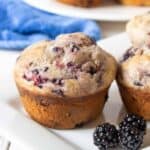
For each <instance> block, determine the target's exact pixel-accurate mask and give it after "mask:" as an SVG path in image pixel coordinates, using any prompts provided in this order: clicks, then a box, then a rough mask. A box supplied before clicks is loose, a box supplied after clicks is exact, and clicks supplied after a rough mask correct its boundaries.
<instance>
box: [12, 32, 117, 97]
mask: <svg viewBox="0 0 150 150" xmlns="http://www.w3.org/2000/svg"><path fill="white" fill-rule="evenodd" d="M115 73H116V61H115V59H114V58H113V57H112V56H111V55H109V54H108V53H107V52H105V51H103V50H102V49H101V48H100V47H99V46H97V44H96V43H95V42H94V41H93V40H92V39H91V38H89V37H88V36H86V35H84V34H83V33H73V34H64V35H60V36H58V37H57V38H56V39H55V40H54V41H42V42H39V43H37V44H34V45H32V46H30V47H28V48H26V49H25V50H24V51H23V52H22V53H21V55H20V57H19V58H18V60H17V62H16V66H15V79H16V83H17V84H20V85H22V86H24V87H26V89H28V90H31V91H34V92H35V91H37V92H39V93H43V94H45V93H48V94H51V95H54V96H61V97H62V96H68V97H80V96H87V95H90V94H94V93H96V92H98V91H100V90H102V89H105V88H108V87H109V85H110V84H111V82H112V80H113V79H114V78H115Z"/></svg>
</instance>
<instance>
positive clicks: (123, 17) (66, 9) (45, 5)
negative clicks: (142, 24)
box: [23, 0, 150, 21]
mask: <svg viewBox="0 0 150 150" xmlns="http://www.w3.org/2000/svg"><path fill="white" fill-rule="evenodd" d="M23 1H24V2H26V3H28V4H29V5H31V6H33V7H36V8H39V9H41V10H44V11H47V12H52V13H56V14H60V15H65V16H70V17H81V18H87V19H94V20H102V21H127V20H129V19H130V18H132V17H133V16H135V15H138V14H141V13H144V12H147V11H150V7H134V6H123V5H117V4H116V3H114V2H111V3H110V2H109V3H108V4H107V5H106V4H103V5H102V6H99V7H95V8H80V7H74V6H70V5H65V4H62V3H60V2H57V0H23ZM108 1H109V0H108Z"/></svg>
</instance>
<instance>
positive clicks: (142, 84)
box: [117, 13, 150, 120]
mask: <svg viewBox="0 0 150 150" xmlns="http://www.w3.org/2000/svg"><path fill="white" fill-rule="evenodd" d="M127 33H128V35H129V37H130V39H131V41H132V44H133V47H131V48H130V49H128V50H127V52H126V53H125V54H124V56H123V58H122V60H121V61H120V64H119V69H118V74H117V82H118V85H119V89H120V93H121V96H122V99H123V102H124V104H125V106H126V108H127V110H128V111H129V112H132V113H135V114H138V115H141V116H143V117H144V118H145V119H147V120H150V13H147V14H144V15H141V16H137V17H135V18H134V19H132V20H131V21H130V22H129V23H128V24H127Z"/></svg>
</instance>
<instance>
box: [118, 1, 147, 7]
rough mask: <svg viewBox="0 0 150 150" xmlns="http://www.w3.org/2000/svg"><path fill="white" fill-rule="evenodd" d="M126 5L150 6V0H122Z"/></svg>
mask: <svg viewBox="0 0 150 150" xmlns="http://www.w3.org/2000/svg"><path fill="white" fill-rule="evenodd" d="M120 2H121V3H122V4H124V5H136V6H140V5H143V6H150V0H120Z"/></svg>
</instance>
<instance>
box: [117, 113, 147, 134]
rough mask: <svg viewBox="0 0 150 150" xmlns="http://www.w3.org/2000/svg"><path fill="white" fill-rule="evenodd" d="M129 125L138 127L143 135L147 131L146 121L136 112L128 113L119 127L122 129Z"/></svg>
mask: <svg viewBox="0 0 150 150" xmlns="http://www.w3.org/2000/svg"><path fill="white" fill-rule="evenodd" d="M128 125H130V126H132V127H135V128H137V129H138V130H140V132H141V134H143V135H144V134H145V133H146V121H145V120H144V119H143V117H141V116H138V115H135V114H128V115H126V117H125V118H124V120H123V121H122V122H121V123H120V124H119V127H120V129H124V128H126V127H128Z"/></svg>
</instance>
